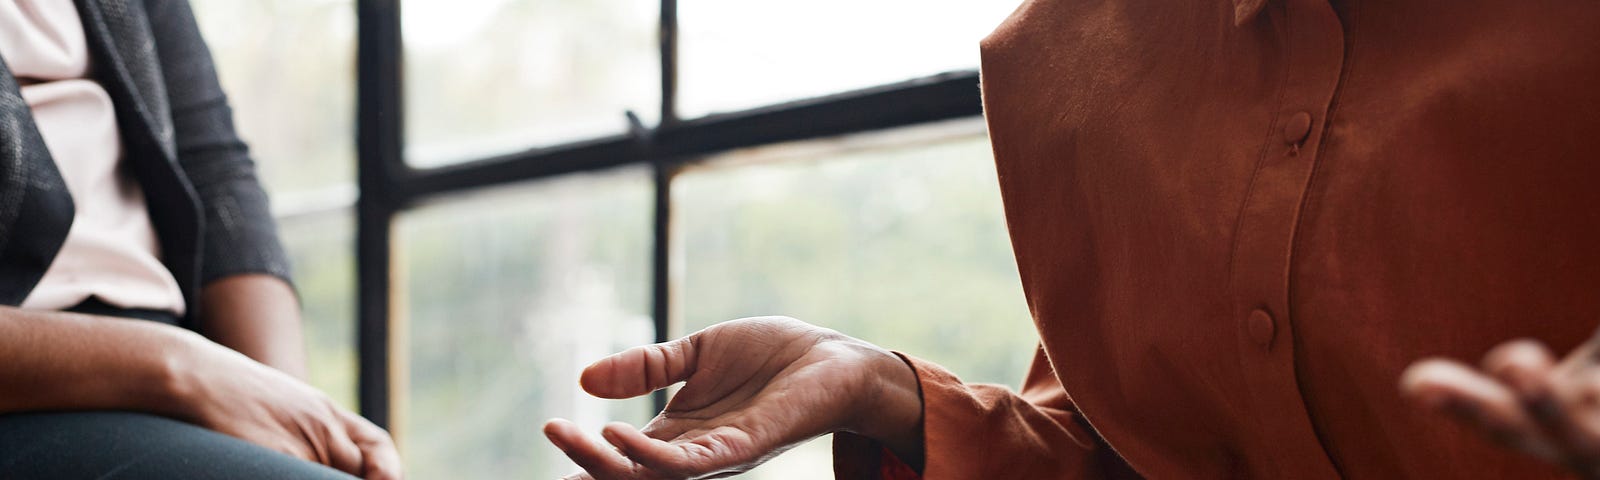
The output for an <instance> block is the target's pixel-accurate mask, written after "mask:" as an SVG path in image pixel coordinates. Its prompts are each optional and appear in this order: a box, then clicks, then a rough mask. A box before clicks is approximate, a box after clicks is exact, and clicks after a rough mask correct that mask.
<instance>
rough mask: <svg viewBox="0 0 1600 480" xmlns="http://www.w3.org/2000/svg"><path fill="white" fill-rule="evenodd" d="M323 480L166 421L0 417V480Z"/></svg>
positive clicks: (285, 461)
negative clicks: (81, 479) (184, 479)
mask: <svg viewBox="0 0 1600 480" xmlns="http://www.w3.org/2000/svg"><path fill="white" fill-rule="evenodd" d="M11 478H51V479H62V480H73V479H79V478H83V479H108V480H110V479H114V480H143V479H158V478H159V479H165V478H186V479H241V480H253V479H280V478H282V479H300V478H304V479H318V480H320V479H327V480H349V479H351V478H352V477H350V476H348V475H345V474H343V473H340V472H338V471H335V470H333V469H330V468H327V467H324V466H321V465H317V464H314V463H311V462H306V461H303V460H300V459H297V458H294V457H290V456H288V455H284V454H281V453H278V452H274V451H271V450H268V449H266V448H262V447H259V446H256V445H255V444H252V443H249V442H245V441H243V440H239V439H237V438H233V437H230V436H227V435H223V434H221V433H217V432H214V431H211V430H207V429H205V428H201V427H198V426H194V425H190V424H188V423H184V422H180V421H177V420H172V419H168V418H163V417H158V416H152V415H144V414H138V413H128V412H72V413H29V414H13V415H0V479H11Z"/></svg>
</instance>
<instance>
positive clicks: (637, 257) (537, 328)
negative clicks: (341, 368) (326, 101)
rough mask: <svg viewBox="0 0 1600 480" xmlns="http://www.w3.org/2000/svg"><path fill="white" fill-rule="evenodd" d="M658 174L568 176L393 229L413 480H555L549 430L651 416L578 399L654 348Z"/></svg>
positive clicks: (561, 469)
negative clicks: (635, 351) (613, 368)
mask: <svg viewBox="0 0 1600 480" xmlns="http://www.w3.org/2000/svg"><path fill="white" fill-rule="evenodd" d="M651 187H652V181H651V177H650V175H649V174H648V172H643V171H637V170H630V171H626V172H624V173H622V174H608V175H604V176H582V175H580V176H575V177H563V178H562V179H560V180H556V181H549V182H543V183H537V184H532V185H524V186H519V187H516V188H515V189H514V190H506V191H498V192H490V193H487V194H479V195H474V196H471V197H467V198H458V199H452V200H450V201H448V202H447V203H438V204H434V205H430V206H425V207H422V208H420V209H417V210H415V211H413V212H410V213H407V214H405V215H404V216H403V217H402V218H401V219H400V221H399V223H398V225H397V229H396V233H397V235H398V236H397V243H396V252H397V253H398V255H397V262H398V263H397V267H398V268H397V272H396V277H395V278H396V288H397V290H396V292H395V293H396V295H397V298H398V299H399V300H400V302H401V305H403V311H400V312H396V315H395V321H396V322H397V323H396V325H397V329H399V331H400V332H403V333H401V334H402V335H404V338H403V339H402V340H401V341H402V342H403V343H402V345H405V346H404V347H402V350H401V351H399V352H397V357H396V366H397V367H398V368H401V369H403V370H402V372H404V373H402V378H406V379H409V385H397V386H396V388H395V391H396V392H398V395H400V397H399V399H400V402H401V403H399V404H398V407H397V408H396V410H397V411H399V412H401V413H400V416H399V417H398V418H397V420H398V421H397V422H396V425H399V426H400V427H401V428H400V429H399V431H398V432H397V433H398V436H399V441H400V443H401V448H402V450H403V452H404V456H405V462H406V467H407V473H408V475H407V476H409V477H412V478H555V477H558V476H560V475H562V474H566V473H571V472H572V471H575V470H576V468H577V467H575V466H573V465H572V464H570V463H567V461H566V458H565V457H564V456H562V455H561V452H560V451H558V450H556V449H555V448H554V447H551V446H550V445H549V443H548V442H546V441H545V439H544V435H543V434H542V433H540V427H541V425H542V422H543V421H544V420H546V419H548V418H551V417H563V418H569V419H572V420H574V421H576V422H578V424H579V425H580V426H583V427H584V428H585V429H588V430H589V431H593V432H598V431H599V429H600V427H601V426H602V425H604V423H605V422H606V421H609V420H621V421H628V422H640V421H643V420H646V419H648V418H649V415H650V413H651V411H650V407H651V405H650V402H649V399H648V398H643V399H636V400H629V401H607V400H598V399H594V398H591V397H589V396H588V395H587V394H585V393H584V392H583V391H582V390H581V389H579V388H578V372H579V371H580V370H581V369H582V368H583V367H584V366H585V365H588V364H589V363H590V362H593V361H595V360H598V359H599V358H601V357H603V356H605V355H608V354H610V353H612V352H615V351H617V350H619V349H622V348H626V347H629V346H633V345H639V344H644V343H649V342H650V341H651V340H653V337H654V334H653V332H654V329H653V324H652V321H651V319H650V314H649V311H650V301H649V295H650V288H649V281H650V251H651V233H650V232H651V223H650V213H651V212H652V211H653V208H652V202H653V201H654V195H653V193H652V192H651Z"/></svg>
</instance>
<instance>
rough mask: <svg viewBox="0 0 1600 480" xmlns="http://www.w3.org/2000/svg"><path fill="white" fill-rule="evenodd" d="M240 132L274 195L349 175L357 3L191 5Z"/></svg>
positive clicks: (346, 179) (311, 0)
mask: <svg viewBox="0 0 1600 480" xmlns="http://www.w3.org/2000/svg"><path fill="white" fill-rule="evenodd" d="M193 3H194V10H195V15H196V19H197V20H198V21H199V23H200V28H201V30H202V31H203V33H204V34H205V36H206V41H207V42H208V43H209V44H210V46H211V53H212V56H213V57H214V58H215V59H216V63H217V70H218V73H219V75H221V77H222V85H223V87H224V88H225V89H226V90H227V91H228V100H229V101H230V102H231V103H232V105H233V110H234V119H235V121H236V123H237V126H238V128H239V132H240V134H241V135H243V136H244V139H245V140H246V141H248V142H249V143H250V147H251V151H252V152H253V153H254V154H255V158H256V160H257V163H258V167H259V168H260V173H261V177H262V179H263V181H264V182H265V183H266V185H267V187H268V188H269V189H270V190H271V191H272V192H273V193H288V192H300V191H307V190H319V189H323V188H324V187H333V186H339V185H348V184H350V183H352V179H354V178H355V147H354V138H355V137H354V135H352V134H351V132H352V131H354V128H355V127H354V125H355V120H354V119H355V113H354V112H355V96H354V94H355V15H354V12H355V3H354V2H353V1H351V0H274V1H269V2H241V1H239V0H194V2H193Z"/></svg>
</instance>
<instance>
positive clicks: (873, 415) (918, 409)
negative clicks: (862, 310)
mask: <svg viewBox="0 0 1600 480" xmlns="http://www.w3.org/2000/svg"><path fill="white" fill-rule="evenodd" d="M878 352H879V353H880V354H879V355H876V356H875V358H876V360H875V361H874V362H873V363H872V365H873V366H872V368H871V372H872V375H871V378H872V379H873V381H871V383H872V384H873V387H872V388H870V389H869V392H870V395H871V397H870V398H871V401H869V402H868V405H869V408H868V410H867V411H866V412H863V413H864V415H863V416H862V419H861V421H860V422H859V425H858V429H856V430H854V432H855V433H857V434H860V435H862V436H865V437H867V438H871V439H873V440H876V441H878V442H879V443H882V444H883V445H884V446H885V447H887V448H888V449H889V450H890V451H893V452H894V453H895V455H896V456H898V457H900V459H901V460H902V461H904V462H905V463H907V464H909V465H911V466H913V467H916V468H918V469H920V468H921V465H922V454H923V452H922V448H923V447H922V446H923V441H922V409H923V408H922V407H923V405H922V388H921V384H920V381H919V380H918V379H917V373H916V370H915V369H914V368H913V367H912V366H911V364H910V363H908V362H907V361H906V360H905V359H904V358H902V357H901V356H900V355H897V354H895V353H893V352H889V351H887V350H881V349H878Z"/></svg>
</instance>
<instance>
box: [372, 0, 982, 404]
mask: <svg viewBox="0 0 1600 480" xmlns="http://www.w3.org/2000/svg"><path fill="white" fill-rule="evenodd" d="M400 3H401V0H356V22H357V25H356V30H357V33H356V70H357V71H356V103H357V105H356V149H357V161H356V179H357V188H358V191H359V193H358V196H357V199H356V234H355V236H356V242H355V248H356V279H357V285H356V291H357V297H358V298H357V300H356V306H357V307H356V308H357V312H356V315H357V317H356V318H357V321H356V341H357V345H356V348H357V358H358V361H357V364H358V366H357V388H356V392H357V398H358V403H359V407H360V411H361V414H362V415H363V416H365V417H367V418H368V419H369V420H371V421H372V422H373V423H375V424H377V425H379V426H382V427H386V428H387V427H389V426H390V422H391V420H392V419H393V415H392V414H393V412H392V411H391V408H392V405H393V402H392V401H391V400H392V396H391V395H392V391H391V389H392V386H393V385H394V384H396V383H397V382H395V379H394V378H393V377H392V375H394V374H395V373H397V372H404V369H398V370H397V369H393V368H391V367H392V363H391V361H392V359H393V357H392V353H393V351H394V350H395V349H401V350H402V351H403V349H404V348H405V346H404V345H395V343H394V342H395V340H396V339H397V338H399V337H396V336H394V335H392V332H391V327H392V326H393V325H392V322H391V308H392V305H394V304H395V303H394V300H395V299H394V298H393V295H392V288H391V287H392V285H391V284H392V282H393V279H392V278H391V275H392V274H393V272H394V270H393V253H394V252H393V251H392V250H391V249H392V237H393V228H394V220H395V217H396V216H397V215H398V214H399V213H401V212H404V211H406V210H408V209H410V208H412V207H413V206H415V205H417V204H418V202H419V201H421V200H424V199H427V198H431V197H435V196H440V195H448V194H455V193H462V192H469V191H474V190H480V189H484V188H491V187H496V186H501V185H506V184H511V183H519V182H525V181H529V180H534V179H541V178H550V177H556V176H561V175H567V174H574V173H583V172H594V171H600V170H608V169H613V168H617V167H622V166H629V165H649V166H650V168H651V169H652V171H653V178H654V189H655V195H654V197H655V200H654V201H655V208H654V213H653V219H652V221H653V224H654V225H653V228H652V237H653V238H652V253H651V317H652V323H653V326H654V329H655V340H656V341H657V342H662V341H666V340H667V339H668V338H667V336H668V335H669V334H670V333H671V325H672V323H671V318H670V312H671V311H672V309H671V307H672V305H671V302H672V295H671V293H672V292H671V291H672V285H671V277H670V272H671V267H674V265H671V264H670V262H671V261H672V260H671V255H670V252H671V248H672V245H671V243H670V242H671V225H672V213H673V212H672V201H671V200H672V180H673V177H674V175H676V174H677V173H678V172H679V171H680V170H682V169H683V168H684V167H685V166H688V165H690V164H693V163H695V162H697V161H699V160H700V159H702V158H705V157H708V156H711V155H714V154H718V153H723V152H727V151H731V150H736V149H741V148H749V147H757V146H762V145H769V144H775V143H782V142H790V141H799V140H810V139H819V138H826V137H834V136H839V135H845V134H854V133H863V132H871V131H878V130H886V129H892V128H897V127H907V126H913V125H921V124H928V123H933V122H939V121H943V120H951V119H957V118H970V117H977V116H981V115H982V113H983V107H982V99H981V96H980V94H979V90H978V72H977V71H976V70H961V71H954V72H947V73H941V74H937V75H932V76H927V77H922V78H916V79H912V80H907V81H903V82H897V83H891V84H886V85H880V86H876V87H871V88H865V89H860V90H852V91H847V92H841V93H836V94H831V95H826V96H822V97H816V98H810V99H803V100H796V101H790V102H783V103H779V104H774V105H769V106H764V107H758V108H753V109H748V110H743V111H738V112H732V113H722V114H714V115H709V116H705V117H700V118H694V119H688V120H684V119H680V118H679V117H678V115H677V99H676V97H677V83H678V79H677V53H678V52H677V50H678V47H677V27H678V15H677V13H678V12H677V0H661V3H660V24H659V33H660V36H659V38H660V42H659V46H660V53H659V57H660V61H661V78H660V85H661V104H660V109H661V110H660V117H659V118H660V119H661V120H660V122H659V124H658V125H655V126H653V127H652V126H646V125H643V124H642V123H641V122H640V121H639V120H638V116H637V115H634V114H633V113H632V112H623V113H624V114H625V115H626V116H627V118H628V120H629V125H630V128H629V131H628V132H627V133H624V134H618V135H610V136H604V137H599V138H592V139H586V140H579V141H575V142H571V143H566V144H561V145H556V146H551V147H543V148H534V149H529V150H525V151H522V152H518V153H513V154H507V155H499V156H493V157H488V158H481V159H476V160H471V161H468V162H464V163H459V164H454V165H448V166H442V167H435V168H424V169H419V168H414V167H412V166H410V165H408V164H407V163H406V161H405V154H404V152H405V122H404V117H405V115H404V112H405V109H404V107H405V105H404V95H403V94H404V90H403V87H404V86H403V79H404V76H403V74H402V73H403V61H404V59H403V55H404V53H403V52H404V49H403V37H402V35H401V29H400V24H401V9H400ZM654 402H655V407H656V408H657V409H658V410H659V409H660V408H662V407H664V406H665V404H666V393H665V391H658V392H656V393H655V395H654Z"/></svg>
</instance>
